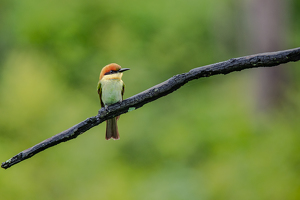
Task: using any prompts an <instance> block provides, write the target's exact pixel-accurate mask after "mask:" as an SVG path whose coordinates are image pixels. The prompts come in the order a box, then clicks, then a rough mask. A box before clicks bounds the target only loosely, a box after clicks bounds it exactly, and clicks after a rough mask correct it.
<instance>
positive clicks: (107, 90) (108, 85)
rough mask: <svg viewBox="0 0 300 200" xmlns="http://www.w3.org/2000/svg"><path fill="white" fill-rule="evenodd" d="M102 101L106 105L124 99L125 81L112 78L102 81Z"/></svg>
mask: <svg viewBox="0 0 300 200" xmlns="http://www.w3.org/2000/svg"><path fill="white" fill-rule="evenodd" d="M101 89H102V101H103V103H104V104H105V105H109V104H113V103H117V102H119V101H122V89H123V81H122V80H119V79H110V80H105V81H102V82H101Z"/></svg>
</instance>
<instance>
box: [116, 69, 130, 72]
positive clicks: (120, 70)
mask: <svg viewBox="0 0 300 200" xmlns="http://www.w3.org/2000/svg"><path fill="white" fill-rule="evenodd" d="M127 70H130V69H129V68H122V69H119V70H118V72H125V71H127Z"/></svg>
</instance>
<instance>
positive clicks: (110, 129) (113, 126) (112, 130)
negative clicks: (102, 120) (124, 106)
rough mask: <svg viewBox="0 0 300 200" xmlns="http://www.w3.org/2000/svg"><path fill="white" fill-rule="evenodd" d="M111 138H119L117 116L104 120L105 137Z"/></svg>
mask: <svg viewBox="0 0 300 200" xmlns="http://www.w3.org/2000/svg"><path fill="white" fill-rule="evenodd" d="M111 138H113V139H114V140H117V139H120V136H119V131H118V125H117V118H116V117H115V118H112V119H109V120H106V136H105V139H106V140H109V139H111Z"/></svg>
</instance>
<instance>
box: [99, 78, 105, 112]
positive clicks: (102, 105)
mask: <svg viewBox="0 0 300 200" xmlns="http://www.w3.org/2000/svg"><path fill="white" fill-rule="evenodd" d="M97 91H98V94H99V99H100V104H101V107H104V103H103V102H102V89H101V83H100V81H99V82H98V85H97Z"/></svg>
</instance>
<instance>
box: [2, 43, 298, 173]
mask: <svg viewBox="0 0 300 200" xmlns="http://www.w3.org/2000/svg"><path fill="white" fill-rule="evenodd" d="M298 60H300V48H295V49H290V50H285V51H278V52H272V53H262V54H256V55H251V56H245V57H240V58H233V59H230V60H227V61H224V62H219V63H216V64H211V65H207V66H204V67H198V68H194V69H192V70H190V71H189V72H187V73H183V74H178V75H176V76H173V77H172V78H170V79H168V80H166V81H164V82H162V83H160V84H158V85H156V86H154V87H152V88H149V89H148V90H145V91H143V92H141V93H139V94H137V95H134V96H132V97H130V98H128V99H125V100H124V101H122V102H121V103H116V104H113V105H110V106H109V107H108V110H105V109H104V108H102V109H100V110H99V113H98V115H97V116H94V117H90V118H88V119H86V120H84V121H83V122H81V123H79V124H77V125H75V126H73V127H71V128H69V129H67V130H65V131H63V132H61V133H59V134H57V135H54V136H53V137H51V138H49V139H46V140H44V141H43V142H41V143H39V144H37V145H35V146H33V147H31V148H29V149H26V150H24V151H22V152H20V153H19V154H17V155H16V156H14V157H12V158H11V159H9V160H7V161H5V162H3V163H2V165H1V167H2V168H4V169H7V168H9V167H11V166H13V165H15V164H17V163H19V162H21V161H23V160H25V159H28V158H30V157H32V156H34V155H35V154H37V153H39V152H41V151H43V150H45V149H48V148H49V147H52V146H54V145H57V144H59V143H61V142H66V141H68V140H71V139H74V138H76V137H77V136H78V135H80V134H82V133H84V132H86V131H87V130H89V129H90V128H92V127H94V126H97V125H99V124H100V123H102V122H103V121H105V120H107V119H110V118H112V117H115V116H118V115H121V114H124V113H127V112H129V111H132V110H135V109H138V108H140V107H142V106H143V105H144V104H146V103H149V102H151V101H154V100H156V99H158V98H160V97H163V96H165V95H168V94H170V93H172V92H174V91H175V90H177V89H178V88H180V87H181V86H183V85H184V84H186V83H187V82H189V81H191V80H194V79H198V78H202V77H209V76H213V75H217V74H228V73H231V72H234V71H241V70H244V69H249V68H257V67H272V66H276V65H279V64H283V63H287V62H291V61H298Z"/></svg>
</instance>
